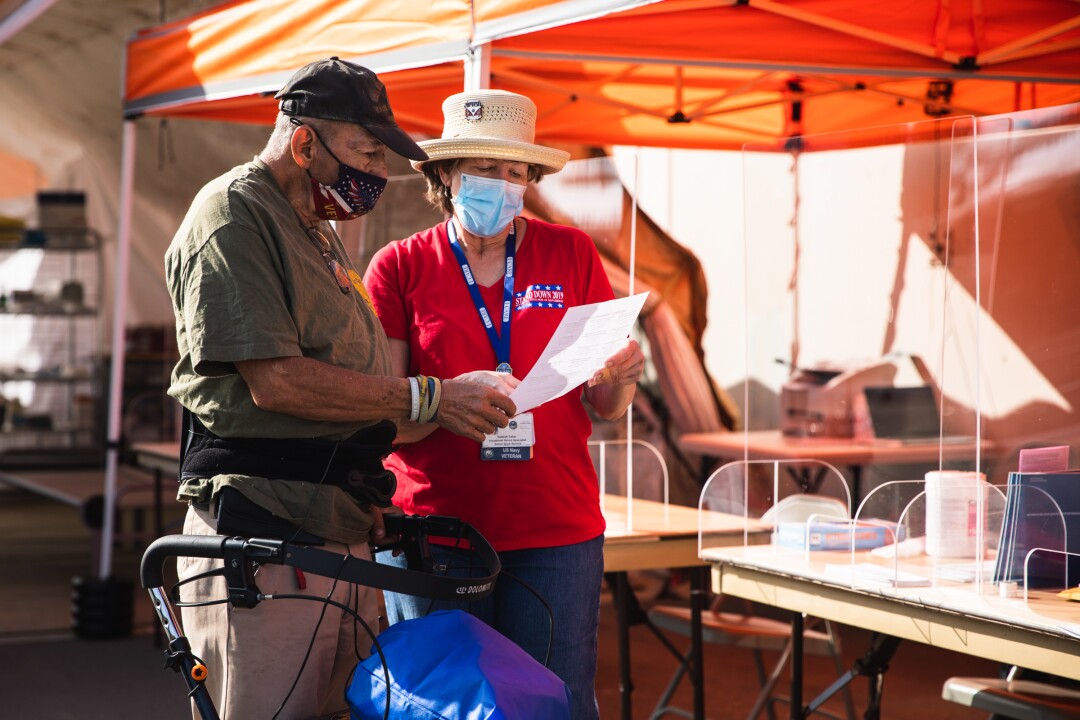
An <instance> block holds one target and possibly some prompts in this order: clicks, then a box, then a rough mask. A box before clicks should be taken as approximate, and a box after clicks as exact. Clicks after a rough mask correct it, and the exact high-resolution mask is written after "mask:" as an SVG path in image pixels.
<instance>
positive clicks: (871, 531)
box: [774, 520, 904, 550]
mask: <svg viewBox="0 0 1080 720" xmlns="http://www.w3.org/2000/svg"><path fill="white" fill-rule="evenodd" d="M898 533H899V537H898V536H897V535H898ZM903 539H904V529H903V528H899V530H898V529H897V526H896V523H893V522H888V521H885V520H881V521H873V522H864V521H860V522H859V523H858V524H856V525H855V527H854V528H852V526H851V523H846V522H815V523H810V524H809V530H808V529H807V523H801V522H789V523H784V522H782V523H778V524H777V526H776V533H775V535H774V540H775V542H776V544H777V545H779V546H780V547H785V548H794V549H796V550H806V549H807V542H808V541H809V546H810V547H809V549H810V550H851V549H852V547H851V546H852V544H854V546H855V547H854V549H855V550H871V549H873V548H876V547H881V546H882V545H891V544H892V543H894V542H896V541H897V540H903Z"/></svg>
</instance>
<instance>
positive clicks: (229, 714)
mask: <svg viewBox="0 0 1080 720" xmlns="http://www.w3.org/2000/svg"><path fill="white" fill-rule="evenodd" d="M184 533H185V534H189V535H216V534H217V533H216V532H215V531H214V527H213V525H212V520H211V519H210V515H209V513H207V512H205V511H202V510H197V509H195V508H191V509H189V510H188V514H187V518H186V520H185V522H184ZM321 549H325V550H328V551H331V552H336V553H342V554H344V553H346V552H348V553H351V554H353V555H355V556H357V557H360V558H364V559H370V558H371V552H370V550H369V549H368V547H367V546H366V545H353V546H346V545H344V544H342V543H334V542H327V543H326V545H325V546H323V547H322V548H321ZM216 567H221V561H220V560H207V559H204V558H186V557H185V558H177V574H178V576H179V577H180V579H181V580H183V579H185V578H188V577H191V576H193V575H196V574H198V573H201V572H205V571H207V570H210V569H213V568H216ZM304 580H305V581H306V583H307V589H306V590H300V589H299V585H300V581H299V579H298V577H297V573H296V570H295V569H294V568H292V567H288V566H285V565H263V566H261V567H260V568H259V569H258V571H257V572H256V574H255V583H256V585H258V587H259V590H260V592H262V593H263V594H266V595H270V594H278V593H292V594H296V593H301V594H305V595H311V596H314V597H317V598H325V597H327V595H330V592H331V588H333V594H332V595H330V598H331V599H332V600H335V601H337V602H339V603H342V604H343V605H345V606H347V607H350V608H353V609H354V610H356V611H357V612H358V614H359V615H360V617H362V618H364V620H365V621H366V622H367V623H368V626H369V627H370V628H371V629H372V630H373V631H374V632H378V628H379V626H378V598H377V595H376V591H375V590H374V589H372V588H368V587H362V586H356V585H350V584H348V583H345V582H338V583H337V586H336V587H334V580H333V579H332V578H326V577H322V576H319V575H313V574H310V573H305V574H304ZM225 588H226V586H225V580H224V578H222V577H215V578H210V579H206V580H199V581H196V582H193V583H191V584H189V585H185V586H184V587H183V588H181V590H180V599H181V600H182V601H184V602H197V601H202V600H214V599H222V598H225V597H227V592H226V589H225ZM180 613H181V622H182V625H183V629H184V632H185V634H186V635H187V637H188V640H189V641H190V642H191V649H192V652H194V653H195V655H196V656H198V657H199V658H200V659H201V660H202V661H203V662H204V663H205V664H206V667H207V670H208V676H207V680H206V688H207V690H208V691H209V692H210V697H211V698H212V699H213V702H214V706H215V707H216V708H217V711H218V714H219V715H220V716H221V717H222V718H223V720H270V718H272V717H274V713H276V712H277V710H278V708H279V707H280V706H281V704H282V702H283V701H285V698H286V696H288V698H289V699H288V702H287V704H286V705H285V707H284V709H283V710H282V711H281V713H280V714H279V715H278V716H277V717H278V720H301V719H302V718H311V717H315V716H318V715H324V714H327V713H330V712H333V711H335V710H341V709H343V708H344V707H345V686H346V685H347V684H348V681H349V678H350V677H351V676H352V671H353V668H354V667H355V666H356V663H357V655H358V654H359V656H360V657H366V656H367V655H368V651H369V649H370V648H371V638H370V637H369V636H368V634H367V633H366V631H365V630H364V628H363V627H362V626H361V625H360V624H359V623H356V621H355V620H354V619H353V618H352V616H351V615H349V614H348V613H345V612H344V611H342V610H341V609H340V608H337V607H334V606H333V605H328V604H326V603H322V602H318V601H311V600H289V599H280V600H264V601H263V602H261V603H259V605H258V606H256V607H255V608H251V609H249V608H234V607H232V606H231V605H229V604H228V603H222V604H218V605H209V606H206V607H199V608H181V611H180ZM309 645H310V646H311V652H310V655H308V657H307V659H306V662H305V655H307V654H308V647H309ZM301 668H303V670H302V672H301ZM298 674H300V678H299V680H298V681H297V680H296V678H297V675H298ZM294 681H296V687H295V689H293V690H292V694H291V695H289V689H290V688H291V687H292V686H293V682H294ZM192 715H193V717H195V718H199V717H200V716H199V714H198V711H197V710H195V708H194V706H193V707H192Z"/></svg>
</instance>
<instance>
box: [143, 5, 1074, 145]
mask: <svg viewBox="0 0 1080 720" xmlns="http://www.w3.org/2000/svg"><path fill="white" fill-rule="evenodd" d="M481 46H483V47H487V48H490V84H491V86H492V87H497V88H503V89H507V90H513V91H516V92H522V93H525V94H527V95H529V96H530V97H532V98H533V99H534V100H535V101H536V102H537V105H538V107H539V110H540V117H541V122H540V124H539V127H538V140H540V141H541V142H548V143H556V144H560V143H561V144H585V145H599V144H633V145H657V146H667V147H705V148H716V149H734V148H739V147H742V146H743V144H744V143H747V142H752V143H763V142H768V141H770V140H771V141H777V140H783V139H784V138H787V137H790V136H792V135H803V134H807V135H809V134H814V135H816V134H821V133H830V132H837V131H842V130H846V129H851V128H861V127H871V126H883V125H893V124H897V123H905V122H915V121H919V120H925V119H927V118H929V117H938V116H942V115H957V116H959V115H987V114H997V113H1002V112H1011V111H1014V110H1021V109H1027V108H1032V107H1046V106H1051V105H1062V104H1067V103H1073V102H1077V101H1080V5H1078V4H1077V3H1076V2H1073V0H1029V1H1028V2H1025V3H1023V4H1019V3H1013V2H1007V1H1006V0H953V1H952V2H943V1H942V0H907V1H906V2H903V3H901V4H900V5H897V4H895V3H893V4H886V5H882V4H875V3H865V2H863V1H862V0H797V1H796V0H788V1H786V2H780V1H777V0H738V1H735V2H728V3H722V2H716V1H715V0H653V1H647V0H575V1H573V2H570V1H565V0H563V1H560V0H472V1H471V2H470V1H469V0H439V2H423V3H420V2H399V3H385V2H380V1H379V0H344V1H342V0H337V1H331V0H311V1H310V2H307V3H303V4H296V3H291V2H288V0H241V1H239V2H232V3H228V4H226V5H224V6H220V7H219V8H216V9H214V10H211V11H208V12H205V13H202V14H200V15H197V16H194V17H192V18H188V19H186V20H182V21H178V22H175V23H171V24H168V25H164V26H161V27H157V28H152V29H150V30H147V31H144V32H142V33H139V34H138V35H136V36H135V37H134V38H132V39H131V41H130V42H129V43H128V48H127V53H128V54H127V77H126V88H125V113H126V115H127V116H129V117H133V116H137V115H140V114H153V115H166V116H183V117H193V118H207V119H216V120H233V121H239V122H253V123H270V122H272V120H273V117H274V113H275V112H276V104H275V103H274V101H273V98H272V96H273V93H274V92H275V91H276V90H277V89H278V88H279V87H280V86H281V85H282V84H283V83H284V81H285V79H286V78H288V76H289V75H290V74H291V73H292V72H293V71H294V70H295V69H296V68H297V67H300V66H301V65H303V64H305V63H307V62H309V61H311V60H314V59H318V58H321V57H326V56H328V55H338V56H340V57H343V58H349V59H353V60H356V61H357V62H360V63H362V64H364V65H366V66H368V67H370V68H372V69H373V70H375V71H376V72H378V73H379V74H380V75H381V76H382V77H383V78H384V80H385V81H386V83H387V86H388V89H389V92H390V97H391V101H392V103H393V105H394V109H395V113H396V114H397V115H398V116H399V121H400V122H401V124H402V125H404V126H405V127H406V128H407V129H409V130H411V131H414V132H417V133H420V134H425V135H433V134H438V132H439V129H440V124H441V118H440V117H439V104H440V101H441V99H442V98H443V97H445V96H446V95H449V94H451V93H453V92H457V91H459V90H460V89H461V88H462V87H463V86H464V73H465V69H464V68H465V62H466V60H467V59H468V58H469V57H470V56H472V55H474V54H475V52H476V49H477V48H479V47H481Z"/></svg>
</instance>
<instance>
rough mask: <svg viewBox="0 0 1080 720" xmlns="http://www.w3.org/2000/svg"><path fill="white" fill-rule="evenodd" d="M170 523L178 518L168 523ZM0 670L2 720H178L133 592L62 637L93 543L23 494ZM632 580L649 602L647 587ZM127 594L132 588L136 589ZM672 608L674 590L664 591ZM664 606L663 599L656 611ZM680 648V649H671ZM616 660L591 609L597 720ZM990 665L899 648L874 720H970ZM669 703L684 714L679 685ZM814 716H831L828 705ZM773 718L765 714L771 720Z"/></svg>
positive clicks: (719, 714)
mask: <svg viewBox="0 0 1080 720" xmlns="http://www.w3.org/2000/svg"><path fill="white" fill-rule="evenodd" d="M176 515H177V516H178V513H176ZM0 538H2V541H0V667H4V668H5V674H6V679H7V682H6V683H5V701H4V704H3V706H4V710H3V711H0V716H3V717H11V718H24V717H50V718H61V719H62V718H82V719H86V718H90V719H94V718H112V719H114V720H126V719H127V718H131V719H132V720H134V719H135V718H138V719H139V720H142V719H143V718H148V717H153V718H157V719H159V720H172V719H173V718H176V719H177V720H180V719H182V718H186V717H189V715H188V713H187V711H186V702H185V700H184V697H183V696H184V691H185V688H184V685H183V681H182V680H181V679H180V678H179V677H178V676H176V675H175V674H173V673H172V672H168V671H165V670H162V669H161V667H162V663H163V661H164V654H163V653H162V651H161V650H160V649H159V648H157V647H156V646H155V645H154V639H153V635H152V631H153V628H154V618H153V613H152V610H151V607H150V603H149V600H148V599H147V598H146V597H145V595H144V594H143V593H142V591H141V590H136V591H135V612H134V634H133V636H132V637H131V638H128V639H124V640H96V641H91V640H77V639H75V638H74V636H73V634H72V632H71V589H72V578H73V577H74V576H77V575H82V576H86V575H87V574H89V573H90V568H91V564H92V562H93V557H94V554H95V552H96V550H95V548H96V536H95V535H94V534H93V533H91V532H90V531H89V530H88V529H87V528H86V527H85V526H84V525H83V524H82V521H81V519H80V517H79V512H78V511H77V510H76V509H75V508H72V507H69V506H66V505H62V504H60V503H57V502H56V501H54V500H50V499H47V498H42V497H40V496H38V495H34V494H32V493H29V492H25V491H15V490H0ZM141 554H142V553H141V546H140V545H139V544H138V543H122V544H121V545H120V546H119V547H118V548H117V550H116V553H115V560H114V565H113V567H114V569H115V574H116V575H117V576H120V577H127V578H129V579H132V580H134V579H135V577H136V572H137V567H138V562H139V559H140V558H141ZM649 580H650V578H648V577H645V578H639V581H640V582H641V583H643V584H644V585H645V586H648V587H646V588H645V589H644V590H643V595H645V596H647V597H646V600H651V599H652V597H651V596H652V595H655V594H656V591H657V589H658V588H659V587H660V585H659V584H655V583H653V584H652V585H651V586H650V585H649V583H648V581H649ZM136 585H137V583H136ZM674 590H675V593H674V595H675V596H676V598H674V599H675V601H677V595H678V590H679V587H678V585H676V586H675V588H674ZM671 600H673V598H672V597H667V598H665V601H671ZM841 635H842V644H843V654H844V658H845V660H846V661H847V662H848V663H851V662H854V660H855V659H856V658H858V657H860V656H861V655H862V653H863V652H864V651H865V649H866V647H867V643H868V640H869V635H868V633H865V632H863V631H861V630H857V629H852V628H844V629H842V633H841ZM674 641H675V642H676V643H677V644H678V645H679V646H680V647H682V646H683V645H684V644H685V642H684V639H683V638H674ZM631 661H632V667H633V683H634V689H633V693H632V700H633V704H632V705H633V717H635V718H648V717H649V714H650V713H651V711H652V709H653V706H654V704H655V703H656V700H657V698H658V697H659V695H660V693H661V692H662V690H663V687H664V685H665V684H666V683H667V680H668V678H669V677H670V675H671V673H672V671H673V670H674V667H675V664H674V660H673V658H672V657H671V655H670V654H669V653H668V651H667V650H666V649H665V648H664V647H663V646H662V645H661V644H660V642H659V641H658V640H657V639H656V638H655V637H653V635H652V634H651V633H650V632H649V630H648V629H647V628H645V627H644V626H636V627H633V628H631ZM618 667H619V658H618V656H617V644H616V641H615V620H614V612H613V610H612V607H611V603H610V596H608V595H605V600H604V605H603V607H602V609H601V628H600V659H599V666H598V675H597V696H598V700H599V703H600V710H601V717H602V718H603V719H604V720H609V719H611V720H613V719H614V718H619V717H620V697H619V679H618ZM704 668H705V673H706V677H707V683H708V685H707V691H706V712H707V716H708V717H709V718H710V719H711V720H724V719H727V718H743V717H745V715H746V713H747V711H748V710H749V708H750V706H751V705H752V703H753V699H754V697H755V695H756V694H757V690H756V680H755V679H754V675H753V668H752V663H751V656H750V654H749V653H748V652H746V651H739V650H731V649H728V648H721V647H715V646H707V647H706V655H705V663H704ZM997 671H998V667H997V665H996V664H995V663H990V662H986V661H983V660H979V659H976V658H969V657H966V656H963V655H958V654H955V653H950V652H945V651H940V650H935V649H933V648H929V647H926V646H923V645H919V644H917V643H904V644H902V645H901V646H900V649H899V651H898V652H897V654H896V656H895V658H894V659H893V662H892V668H891V669H890V671H889V673H888V675H887V680H886V686H885V694H884V703H883V711H882V717H883V718H885V719H886V720H906V719H909V718H910V719H911V720H938V719H941V720H945V719H951V718H956V719H959V720H963V719H965V718H981V717H984V715H983V714H981V713H977V712H974V711H971V710H968V709H964V708H961V707H960V706H957V705H954V704H952V703H947V702H945V701H943V700H941V686H942V683H943V682H944V680H945V679H946V678H948V677H951V676H954V675H983V676H990V675H995V674H996V673H997ZM806 672H807V675H806V678H807V680H806V685H807V689H806V697H807V698H809V697H811V696H812V695H813V694H814V692H816V691H817V690H820V689H821V688H824V687H826V686H827V685H828V684H829V683H830V682H831V681H832V680H833V679H834V678H835V671H834V670H833V669H832V668H831V667H830V666H829V665H828V664H827V663H824V662H822V661H814V660H812V659H811V660H808V666H807V671H806ZM866 686H867V682H866V680H865V679H862V678H860V679H857V680H856V681H855V682H854V683H853V685H852V687H853V693H854V697H855V701H856V710H857V714H858V716H860V717H861V714H862V712H863V710H864V709H865V698H866ZM676 703H677V704H680V705H681V706H682V707H689V706H690V692H689V687H688V686H687V685H686V684H685V683H684V686H683V687H682V688H681V689H680V691H679V693H678V694H677V695H676ZM826 708H831V709H833V710H839V709H841V708H842V705H841V704H840V703H839V702H838V701H837V700H836V699H834V700H831V701H830V702H829V703H828V704H827V705H826ZM785 712H786V711H785V709H784V708H783V707H780V708H778V711H777V715H778V716H780V717H783V716H784V714H785Z"/></svg>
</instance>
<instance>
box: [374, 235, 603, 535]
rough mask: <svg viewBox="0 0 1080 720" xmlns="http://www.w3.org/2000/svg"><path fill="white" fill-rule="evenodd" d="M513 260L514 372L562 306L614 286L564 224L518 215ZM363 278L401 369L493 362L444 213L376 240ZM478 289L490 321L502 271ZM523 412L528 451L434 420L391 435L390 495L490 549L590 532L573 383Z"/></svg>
mask: <svg viewBox="0 0 1080 720" xmlns="http://www.w3.org/2000/svg"><path fill="white" fill-rule="evenodd" d="M514 267H515V275H514V294H515V298H514V309H513V310H512V311H511V313H512V320H511V323H512V324H511V333H510V365H511V367H512V368H513V372H514V376H515V377H518V378H523V377H525V375H527V374H528V372H529V370H531V369H532V366H533V364H534V363H535V362H536V360H537V358H538V357H539V356H540V353H541V352H543V350H544V347H545V346H546V345H547V342H548V340H549V339H550V338H551V336H552V334H554V332H555V328H556V327H557V326H558V324H559V321H560V320H561V319H562V316H563V314H564V313H565V308H567V307H573V306H575V305H588V304H590V303H595V302H601V301H603V300H610V299H612V298H613V297H614V295H613V293H612V291H611V284H610V283H609V282H608V279H607V275H606V274H605V273H604V268H603V266H602V264H601V262H600V256H599V255H598V254H597V252H596V248H595V246H594V245H593V243H592V240H591V239H590V238H589V236H588V235H586V234H585V233H584V232H582V231H580V230H577V229H574V228H570V227H564V226H561V225H552V224H550V223H545V222H541V221H538V220H529V221H528V228H527V230H526V232H525V236H524V239H523V240H522V242H521V243H520V246H519V247H518V249H517V254H516V258H515V263H514ZM364 284H365V285H366V286H367V289H368V292H369V293H370V294H371V299H372V301H373V302H374V303H375V307H376V309H377V310H378V313H379V319H380V320H382V324H383V327H384V328H385V329H386V334H387V335H388V336H389V337H391V338H396V339H398V340H404V341H406V342H408V344H409V370H408V373H409V374H410V375H415V374H416V373H423V374H424V375H434V376H436V377H439V378H452V377H456V376H458V375H460V374H461V373H464V372H469V371H472V370H494V369H495V366H496V364H497V363H496V360H495V351H494V349H493V348H492V347H491V342H490V341H489V339H488V336H487V333H486V331H485V330H484V326H483V324H482V322H481V320H480V317H479V315H478V314H477V311H476V306H475V305H474V304H473V301H472V298H471V296H470V294H469V290H468V287H467V286H466V284H465V278H464V277H463V276H462V273H461V268H460V266H459V265H458V263H457V261H456V259H455V257H454V253H453V250H451V248H450V244H449V241H448V239H447V235H446V223H441V224H439V225H437V226H435V227H433V228H429V229H428V230H425V231H423V232H420V233H417V234H416V235H413V236H412V237H410V238H408V239H405V240H401V241H398V242H393V243H390V244H389V245H387V246H386V247H384V248H383V249H381V250H380V251H379V252H377V253H376V254H375V256H374V257H373V258H372V260H371V264H370V265H369V266H368V269H367V273H366V275H365V277H364ZM480 292H481V295H482V296H483V298H484V303H485V304H486V305H487V308H488V311H489V313H490V315H491V317H492V320H493V322H494V323H495V326H496V329H497V330H499V331H500V332H501V329H502V328H501V320H502V318H501V309H502V303H503V283H502V279H500V280H499V281H498V282H496V283H494V284H493V285H492V286H491V287H482V286H481V287H480ZM532 413H533V416H534V421H535V425H534V428H535V434H536V445H535V446H534V447H533V457H532V459H531V460H526V461H484V460H481V459H480V444H479V443H477V442H476V441H474V440H469V439H466V438H463V437H460V436H458V435H454V434H453V433H451V432H449V431H447V430H444V429H443V428H438V429H437V430H435V431H434V432H433V433H432V434H431V435H429V436H428V437H427V438H425V439H424V440H421V441H420V442H418V443H413V444H407V445H402V446H400V447H399V448H398V449H397V450H396V451H395V452H394V453H393V454H392V455H391V456H390V457H389V458H388V459H387V462H386V466H387V467H388V468H390V469H391V470H393V471H394V474H395V475H397V480H398V489H397V494H396V495H395V496H394V501H395V504H397V505H399V506H400V507H401V508H403V509H404V510H405V512H407V513H411V514H418V515H431V514H436V515H450V516H454V517H460V518H461V519H463V520H466V521H467V522H469V523H472V525H473V526H474V527H476V528H477V529H478V530H479V531H480V532H481V533H482V534H483V535H484V537H485V538H487V539H488V540H489V541H490V542H491V543H492V545H494V546H495V548H496V549H497V550H519V549H523V548H541V547H554V546H558V545H568V544H571V543H578V542H584V541H585V540H590V539H592V538H594V537H596V536H598V535H600V534H601V533H602V532H603V531H604V518H603V515H602V514H601V512H600V500H599V486H598V483H597V479H596V471H595V470H594V468H593V463H592V459H591V457H590V456H589V450H588V446H587V444H586V441H587V440H588V438H589V434H590V433H591V432H592V426H591V423H590V421H589V416H588V414H587V413H586V412H585V408H584V407H583V406H582V399H581V393H580V392H573V391H571V392H569V393H566V394H565V395H563V396H562V397H560V398H558V399H556V400H553V401H551V402H548V403H545V404H543V405H541V406H540V407H537V408H534V409H533V410H532Z"/></svg>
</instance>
